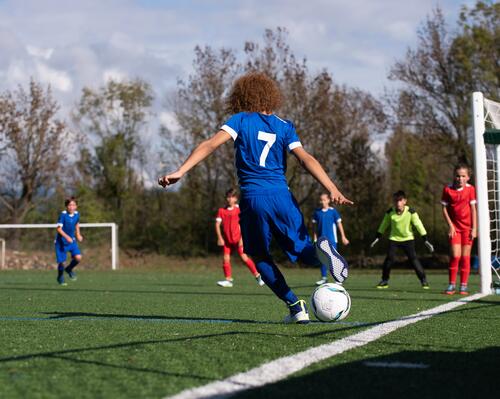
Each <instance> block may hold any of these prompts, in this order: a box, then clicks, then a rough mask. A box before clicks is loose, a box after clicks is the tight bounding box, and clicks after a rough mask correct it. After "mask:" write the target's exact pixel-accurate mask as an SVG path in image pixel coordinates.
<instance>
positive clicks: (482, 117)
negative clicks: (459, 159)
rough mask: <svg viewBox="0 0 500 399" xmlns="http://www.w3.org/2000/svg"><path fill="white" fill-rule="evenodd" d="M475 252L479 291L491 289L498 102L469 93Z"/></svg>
mask: <svg viewBox="0 0 500 399" xmlns="http://www.w3.org/2000/svg"><path fill="white" fill-rule="evenodd" d="M472 113H473V131H474V172H475V175H476V190H477V216H478V255H479V270H480V275H481V292H482V293H484V294H490V293H491V292H492V267H493V264H494V263H495V264H497V263H498V261H499V257H500V103H495V102H493V101H491V100H488V99H485V98H484V96H483V94H482V93H481V92H475V93H473V94H472Z"/></svg>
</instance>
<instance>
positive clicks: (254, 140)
mask: <svg viewBox="0 0 500 399" xmlns="http://www.w3.org/2000/svg"><path fill="white" fill-rule="evenodd" d="M221 129H222V130H224V131H226V132H227V133H229V134H230V135H231V137H232V138H233V140H234V149H235V163H236V170H237V173H238V179H239V184H240V189H241V192H242V194H249V193H262V192H268V191H274V190H277V189H288V185H287V181H286V176H285V173H286V156H287V152H288V151H291V150H293V149H294V148H297V147H301V146H302V144H301V143H300V140H299V137H298V136H297V132H296V131H295V126H294V125H293V123H292V122H290V121H286V120H283V119H280V118H278V117H277V116H276V115H264V114H260V113H258V112H240V113H238V114H235V115H233V116H232V117H231V118H229V120H228V121H227V122H226V123H225V124H224V126H222V127H221Z"/></svg>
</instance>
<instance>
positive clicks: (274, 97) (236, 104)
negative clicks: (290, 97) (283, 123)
mask: <svg viewBox="0 0 500 399" xmlns="http://www.w3.org/2000/svg"><path fill="white" fill-rule="evenodd" d="M282 101H283V96H282V94H281V90H280V89H279V87H278V84H277V83H276V81H274V80H273V79H271V78H270V77H269V76H267V75H266V74H265V73H262V72H250V73H247V74H245V75H243V76H240V77H239V78H238V79H236V81H235V82H234V84H233V87H232V88H231V92H230V93H229V97H228V99H227V110H228V112H229V113H231V114H237V113H238V112H269V113H272V112H274V111H275V110H276V109H278V108H279V107H280V106H281V103H282Z"/></svg>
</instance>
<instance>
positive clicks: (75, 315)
mask: <svg viewBox="0 0 500 399" xmlns="http://www.w3.org/2000/svg"><path fill="white" fill-rule="evenodd" d="M42 314H46V315H51V316H50V317H48V318H46V319H44V320H60V319H71V320H74V319H85V318H89V319H94V320H95V319H114V320H116V319H123V320H129V321H130V320H132V321H133V320H137V321H173V322H179V321H187V322H191V323H195V322H204V323H222V324H225V323H243V324H279V325H281V324H283V323H281V322H273V321H259V320H245V319H224V318H209V317H182V316H158V315H132V314H115V313H90V312H42Z"/></svg>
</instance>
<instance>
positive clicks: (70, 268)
mask: <svg viewBox="0 0 500 399" xmlns="http://www.w3.org/2000/svg"><path fill="white" fill-rule="evenodd" d="M79 263H80V261H78V260H76V259H74V258H73V259H71V263H70V264H69V265H68V267H67V268H66V271H67V272H70V271H72V270H73V269H74V268H75V266H76V265H78V264H79Z"/></svg>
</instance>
